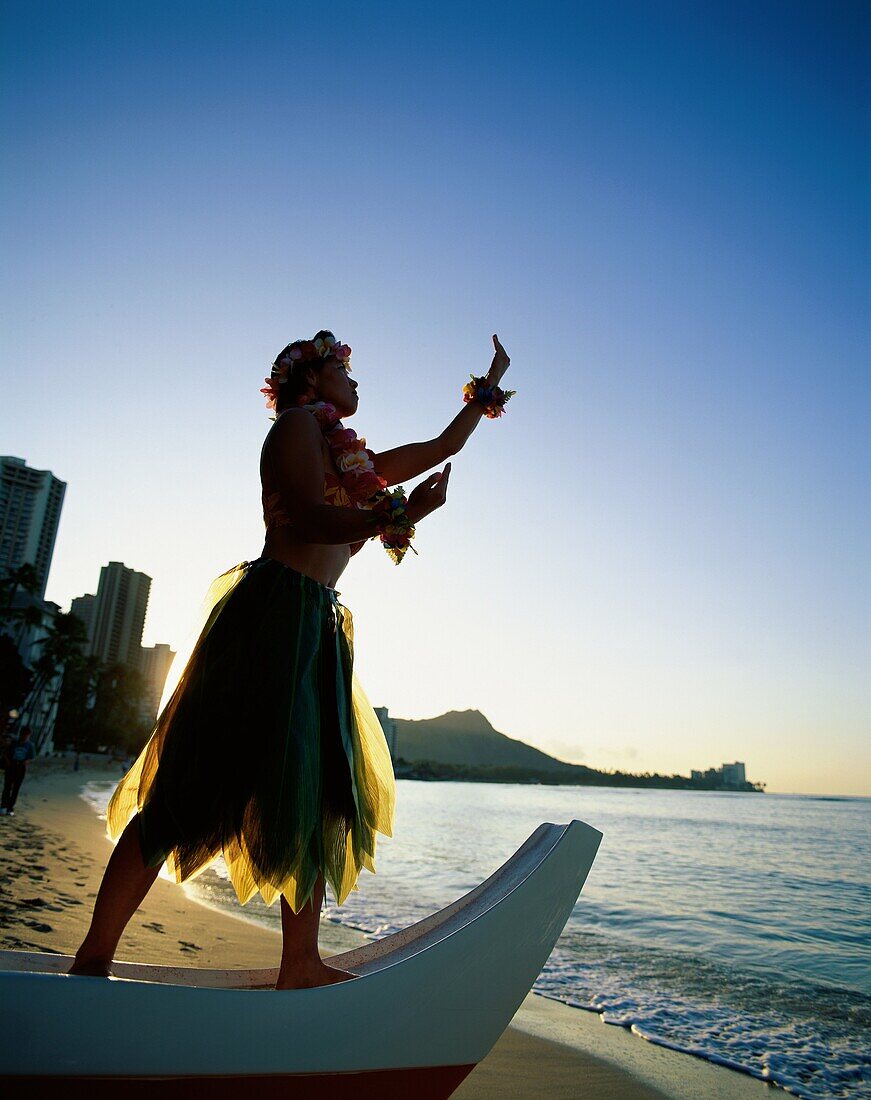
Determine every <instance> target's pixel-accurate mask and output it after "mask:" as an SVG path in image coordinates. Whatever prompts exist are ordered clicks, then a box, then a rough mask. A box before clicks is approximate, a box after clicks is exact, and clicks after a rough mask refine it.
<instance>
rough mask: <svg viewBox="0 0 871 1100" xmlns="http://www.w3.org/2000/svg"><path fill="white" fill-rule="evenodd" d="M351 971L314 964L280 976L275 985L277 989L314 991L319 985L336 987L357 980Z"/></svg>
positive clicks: (298, 967) (324, 964) (323, 964)
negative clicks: (341, 983) (337, 983)
mask: <svg viewBox="0 0 871 1100" xmlns="http://www.w3.org/2000/svg"><path fill="white" fill-rule="evenodd" d="M357 976H358V975H356V974H352V973H351V971H350V970H339V968H338V967H337V966H327V964H326V963H323V962H321V963H314V964H313V965H307V966H304V967H300V966H297V967H296V968H295V969H294V970H293V972H292V973H289V974H286V975H285V974H281V973H279V975H278V981H277V982H276V983H275V988H276V989H314V988H315V986H319V985H335V983H336V982H346V981H348V979H349V978H356V977H357Z"/></svg>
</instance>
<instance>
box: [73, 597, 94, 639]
mask: <svg viewBox="0 0 871 1100" xmlns="http://www.w3.org/2000/svg"><path fill="white" fill-rule="evenodd" d="M96 608H97V597H96V596H92V595H85V596H76V598H75V599H74V600H73V602H72V603H71V604H70V614H71V615H75V616H76V618H77V619H81V621H82V622H83V623H84V624H85V630H87V632H88V644H89V645H90V643H91V642H92V641H93V640H94V615H95V613H96Z"/></svg>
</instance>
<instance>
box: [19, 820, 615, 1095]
mask: <svg viewBox="0 0 871 1100" xmlns="http://www.w3.org/2000/svg"><path fill="white" fill-rule="evenodd" d="M600 840H601V834H600V833H599V832H598V831H597V830H595V829H593V828H591V827H590V826H589V825H586V824H584V823H583V822H581V821H571V822H569V823H568V824H567V825H554V824H550V823H544V824H542V825H540V826H539V827H538V829H536V830H535V832H534V833H533V834H532V835H531V836H530V837H529V839H528V840H527V841H526V842H525V843H524V844H523V845H522V846H521V848H520V849H518V851H517V852H516V853H515V854H514V855H513V856H512V857H511V859H509V860H508V861H507V862H506V863H505V864H503V866H502V867H500V868H499V869H498V870H497V871H495V872H494V873H493V874H492V875H491V876H490V877H489V878H488V879H486V880H485V881H484V882H483V883H481V884H480V885H479V886H477V887H475V889H474V890H471V891H470V892H469V893H468V894H466V895H464V896H463V897H462V898H459V899H458V900H457V901H455V902H453V903H452V904H451V905H448V906H446V907H445V908H444V909H442V910H440V911H439V912H438V913H435V914H433V915H431V916H429V917H427V918H425V919H424V920H422V921H419V922H418V923H417V924H414V925H411V926H410V927H408V928H404V929H402V930H401V931H399V932H396V933H395V934H393V935H392V936H387V937H384V938H383V939H381V940H376V941H373V942H371V943H369V944H366V945H365V946H363V947H360V948H357V949H355V950H353V951H348V952H345V953H343V954H341V955H334V956H332V957H331V959H330V962H331V964H333V965H335V966H337V967H339V968H341V969H343V970H348V971H350V972H352V973H354V974H356V977H355V978H354V979H351V980H348V981H343V982H338V983H335V984H333V985H327V986H321V987H318V988H315V989H291V990H281V991H276V990H274V989H271V988H269V986H270V985H271V984H272V983H274V981H275V977H276V974H277V972H276V971H274V970H273V971H256V972H252V971H201V970H197V969H192V968H171V967H158V966H148V965H143V964H130V963H119V964H117V965H116V967H115V972H116V973H117V975H118V976H117V977H112V978H110V979H108V980H107V979H105V978H88V977H72V976H70V975H68V974H67V973H66V970H67V969H68V967H69V965H70V963H71V960H70V959H69V958H67V957H64V956H50V955H42V956H39V955H26V954H24V953H17V952H0V1029H2V1031H3V1033H4V1034H6V1035H16V1037H18V1039H17V1041H16V1043H15V1044H3V1046H2V1048H0V1079H2V1078H5V1079H9V1080H10V1081H11V1080H12V1079H13V1078H14V1079H16V1080H15V1091H13V1093H12V1095H16V1096H17V1095H25V1093H24V1092H23V1091H22V1089H24V1088H30V1085H29V1084H26V1081H30V1082H36V1081H37V1080H39V1081H40V1082H41V1086H40V1087H41V1088H42V1090H43V1091H42V1092H41V1093H40V1094H39V1095H43V1096H46V1095H48V1094H49V1092H50V1091H52V1089H53V1088H56V1089H58V1090H60V1089H61V1088H63V1090H64V1093H63V1095H64V1097H65V1098H66V1097H69V1096H71V1095H79V1094H80V1093H79V1092H78V1091H77V1092H75V1093H71V1092H70V1091H69V1090H70V1089H71V1088H75V1089H77V1090H78V1089H80V1088H81V1094H82V1095H84V1093H85V1091H86V1092H87V1095H88V1096H89V1097H95V1096H97V1095H99V1094H100V1093H98V1092H95V1091H94V1090H95V1089H99V1090H101V1091H102V1090H105V1091H106V1094H107V1095H108V1089H109V1088H110V1087H111V1088H113V1089H117V1088H118V1087H121V1086H122V1084H123V1087H124V1088H128V1087H136V1088H139V1087H140V1086H141V1083H147V1085H148V1087H149V1088H150V1089H151V1090H152V1091H155V1087H156V1086H158V1084H159V1086H160V1087H159V1092H160V1094H161V1095H162V1096H163V1095H166V1096H170V1095H174V1091H173V1090H177V1089H182V1088H184V1089H185V1090H186V1092H187V1093H188V1096H190V1095H191V1093H190V1090H191V1089H192V1088H194V1087H196V1088H200V1087H201V1083H202V1087H203V1088H206V1087H207V1088H208V1089H209V1090H210V1091H209V1092H208V1095H209V1096H214V1095H218V1094H217V1093H216V1092H215V1091H214V1090H215V1089H216V1088H218V1087H221V1088H223V1084H222V1083H224V1084H226V1086H227V1088H234V1089H236V1090H238V1088H239V1085H240V1082H242V1083H243V1084H244V1083H246V1082H250V1083H252V1084H256V1087H258V1088H260V1087H261V1086H262V1087H265V1088H268V1089H270V1090H275V1091H274V1094H275V1095H276V1096H277V1095H279V1094H280V1095H282V1096H287V1097H297V1096H299V1097H303V1096H312V1097H314V1096H320V1095H322V1092H321V1091H319V1090H326V1089H334V1088H335V1087H336V1085H337V1084H338V1085H339V1086H341V1085H347V1084H349V1083H351V1082H352V1081H353V1082H354V1084H355V1085H356V1084H357V1083H359V1085H360V1087H361V1088H365V1089H367V1090H369V1091H368V1092H359V1093H356V1095H360V1096H367V1095H370V1094H371V1095H373V1096H374V1095H378V1096H380V1097H382V1098H383V1097H390V1096H393V1095H396V1096H414V1097H416V1098H417V1097H420V1098H424V1097H428V1096H432V1097H439V1098H443V1097H447V1096H450V1094H451V1092H453V1090H454V1089H455V1088H456V1087H457V1085H458V1084H459V1083H460V1081H462V1079H463V1078H464V1077H465V1076H466V1075H467V1074H468V1073H470V1072H471V1070H472V1069H473V1068H474V1066H475V1065H477V1064H478V1063H479V1062H480V1061H482V1060H483V1058H485V1057H486V1055H487V1054H488V1053H489V1051H490V1050H491V1049H492V1047H493V1045H494V1044H495V1043H496V1041H497V1040H498V1038H499V1036H500V1035H501V1034H502V1032H503V1031H504V1030H505V1028H506V1027H507V1026H508V1024H509V1023H510V1022H511V1019H512V1017H513V1016H514V1013H515V1012H516V1011H517V1009H518V1008H519V1006H520V1004H521V1003H522V1001H523V999H524V997H525V996H526V995H527V993H528V992H529V990H530V988H531V987H532V984H533V982H534V981H535V980H536V978H537V977H538V975H539V973H540V972H541V969H542V967H543V966H544V964H545V963H546V962H547V959H548V957H549V956H550V953H551V951H552V949H553V947H554V944H555V943H556V941H557V939H558V938H559V935H560V933H561V932H562V930H563V928H564V926H565V923H566V921H567V920H568V918H569V916H570V914H571V911H572V909H573V907H574V905H575V902H576V900H577V898H578V895H579V894H580V892H581V889H582V887H583V884H584V881H585V880H586V877H587V874H588V872H589V870H590V867H591V866H592V863H593V860H594V859H595V856H596V852H597V850H598V846H599V842H600ZM34 1021H38V1026H34ZM397 1075H398V1076H397ZM45 1078H52V1081H50V1082H48V1086H49V1087H47V1086H46V1082H45ZM76 1082H78V1084H77V1083H76ZM85 1082H87V1084H84V1083H85ZM306 1090H308V1091H306ZM373 1090H374V1091H373ZM26 1095H36V1093H34V1092H28V1093H26ZM204 1095H205V1093H204Z"/></svg>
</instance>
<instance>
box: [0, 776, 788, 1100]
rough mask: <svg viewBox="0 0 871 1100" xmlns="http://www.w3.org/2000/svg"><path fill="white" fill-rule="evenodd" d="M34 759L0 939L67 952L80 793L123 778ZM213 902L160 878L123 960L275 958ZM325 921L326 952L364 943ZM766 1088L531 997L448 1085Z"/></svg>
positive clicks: (521, 1089)
mask: <svg viewBox="0 0 871 1100" xmlns="http://www.w3.org/2000/svg"><path fill="white" fill-rule="evenodd" d="M71 768H72V762H71V760H62V759H52V760H38V761H37V762H36V763H35V764H33V765H31V766H30V769H29V774H28V776H27V778H26V780H25V783H24V786H23V787H22V791H21V795H20V797H19V800H18V805H17V806H16V814H15V816H14V817H12V818H7V817H2V818H0V853H2V866H0V915H2V921H0V947H2V948H3V949H6V950H30V951H33V950H37V951H57V952H63V953H67V954H71V953H73V952H74V951H75V949H76V948H77V947H78V944H79V943H80V941H81V939H82V936H83V934H84V932H85V929H86V927H87V924H88V921H89V919H90V912H91V907H92V905H93V900H94V898H95V896H96V892H97V889H98V887H99V884H100V879H101V877H102V873H103V869H104V867H105V863H106V860H107V859H108V856H109V852H110V842H109V840H108V838H107V837H106V834H105V823H104V822H103V821H101V820H100V819H99V817H98V816H97V814H96V813H95V812H94V811H93V809H91V807H89V806H88V805H87V804H86V803H85V801H84V800H83V799H82V798H81V797H80V792H81V789H82V787H83V786H84V785H85V784H86V783H87V782H89V781H91V780H103V781H105V780H107V779H112V778H113V777H116V776H117V777H120V768H119V766H118V765H109V764H107V763H105V762H102V761H91V762H88V763H87V764H86V765H85V766H84V767H83V768H81V769H80V770H79V771H78V772H73V771H72V770H71ZM243 914H244V911H243V910H242V909H241V908H240V916H239V917H238V918H236V917H234V916H230V915H228V914H226V913H223V912H219V911H217V910H214V909H211V908H208V907H206V906H204V905H202V904H200V903H198V902H196V901H194V900H192V899H191V898H189V897H188V896H187V894H186V893H185V891H184V889H183V888H182V887H179V886H177V885H175V884H173V883H171V882H168V881H165V880H164V879H158V880H157V882H156V883H155V885H154V887H153V888H152V890H151V892H150V893H149V895H148V897H147V898H146V900H145V902H144V904H143V905H142V906H141V908H139V909H138V910H137V911H136V913H135V914H134V916H133V919H132V920H131V922H130V924H129V925H128V927H127V931H126V933H125V935H124V937H123V938H122V940H121V944H120V947H119V951H118V958H119V960H120V959H124V960H131V961H139V962H150V963H167V964H176V965H181V966H203V967H216V968H220V967H267V966H276V965H277V963H278V958H279V954H280V937H279V934H278V933H277V932H273V931H272V930H270V929H268V928H265V927H262V926H260V925H257V924H254V923H253V922H251V921H249V920H246V919H245V918H244V915H243ZM367 938H368V937H366V936H365V935H364V934H363V933H361V932H357V931H355V930H353V929H347V928H343V927H341V926H339V925H336V924H333V923H331V922H327V921H325V922H323V923H322V925H321V937H320V949H321V954H322V955H323V956H324V957H325V958H326V957H328V956H330V955H333V954H336V953H339V952H341V951H346V950H349V949H350V948H352V947H356V946H358V945H359V944H360V943H363V942H365V941H366V940H367ZM768 1088H769V1086H767V1085H765V1084H763V1083H762V1082H760V1081H756V1080H754V1079H752V1078H750V1077H746V1076H744V1075H742V1074H738V1073H734V1072H732V1071H730V1070H726V1069H721V1068H720V1067H717V1066H713V1065H710V1064H709V1063H706V1062H704V1061H702V1060H700V1059H697V1058H693V1057H691V1056H689V1055H684V1054H679V1053H675V1052H674V1051H670V1050H667V1049H664V1048H661V1047H657V1046H654V1045H652V1044H650V1043H647V1042H645V1041H644V1040H642V1039H639V1038H637V1037H636V1036H633V1035H631V1034H630V1033H629V1032H627V1031H625V1030H624V1029H622V1028H616V1027H609V1026H607V1025H604V1024H603V1023H602V1022H601V1021H600V1020H599V1018H598V1017H597V1016H596V1015H595V1014H593V1013H587V1012H583V1011H580V1010H578V1009H573V1008H569V1007H568V1006H566V1005H563V1004H560V1003H558V1002H556V1001H553V1000H549V999H548V998H545V997H541V996H539V995H538V994H534V993H530V994H529V995H528V996H527V997H526V999H525V1001H524V1002H523V1004H522V1005H521V1007H520V1009H519V1010H518V1011H517V1013H516V1014H515V1017H514V1020H513V1021H512V1023H511V1026H510V1027H509V1028H508V1029H507V1030H506V1031H505V1032H504V1034H503V1035H502V1037H501V1038H500V1039H499V1041H498V1042H497V1044H496V1045H495V1047H494V1048H493V1050H492V1051H491V1052H490V1054H489V1055H488V1056H487V1058H485V1059H484V1061H483V1062H481V1063H480V1065H479V1066H478V1067H477V1068H476V1069H475V1070H474V1071H473V1072H472V1073H471V1075H470V1076H469V1077H468V1078H467V1079H466V1081H465V1082H464V1083H463V1084H462V1085H461V1086H460V1088H459V1089H457V1091H456V1092H455V1093H454V1096H456V1097H458V1098H461V1100H478V1098H480V1100H485V1098H486V1100H490V1098H494V1100H495V1098H496V1097H501V1098H506V1097H509V1098H510V1097H517V1098H521V1097H522V1098H524V1100H532V1098H539V1097H540V1098H542V1100H544V1098H548V1100H562V1098H565V1100H569V1098H576V1097H580V1096H584V1097H586V1098H589V1100H598V1098H602V1100H604V1098H609V1100H636V1098H637V1100H646V1098H655V1097H672V1098H676V1100H678V1098H679V1100H691V1098H692V1100H696V1098H699V1097H716V1098H722V1100H731V1098H735V1100H739V1098H743V1097H749V1096H761V1095H762V1094H763V1093H766V1092H767V1091H768Z"/></svg>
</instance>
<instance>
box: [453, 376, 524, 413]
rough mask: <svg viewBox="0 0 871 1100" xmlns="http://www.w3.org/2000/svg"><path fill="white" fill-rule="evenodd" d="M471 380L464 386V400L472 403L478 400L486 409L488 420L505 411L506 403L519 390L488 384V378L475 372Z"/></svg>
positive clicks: (466, 402)
mask: <svg viewBox="0 0 871 1100" xmlns="http://www.w3.org/2000/svg"><path fill="white" fill-rule="evenodd" d="M469 377H470V378H471V382H467V383H466V384H465V386H463V401H464V403H465V404H467V405H468V404H470V403H471V402H472V401H476V402H477V403H478V404H479V405H480V406H481V408H482V409H483V410H484V416H486V417H487V419H488V420H494V419H495V418H496V417H497V416H501V415H502V414H503V412H504V411H505V404H506V402H507V401H508V399H509V398H511V397H513V396H514V395H515V393H517V390H503V389H501V388H500V387H499V386H488V385H487V379H486V378H484V377H483V376H480V377H478V376H476V375H474V374H472V375H470V376H469Z"/></svg>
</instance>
